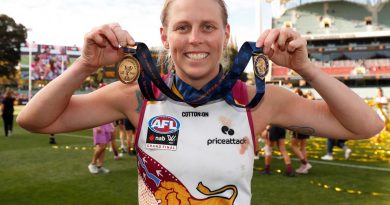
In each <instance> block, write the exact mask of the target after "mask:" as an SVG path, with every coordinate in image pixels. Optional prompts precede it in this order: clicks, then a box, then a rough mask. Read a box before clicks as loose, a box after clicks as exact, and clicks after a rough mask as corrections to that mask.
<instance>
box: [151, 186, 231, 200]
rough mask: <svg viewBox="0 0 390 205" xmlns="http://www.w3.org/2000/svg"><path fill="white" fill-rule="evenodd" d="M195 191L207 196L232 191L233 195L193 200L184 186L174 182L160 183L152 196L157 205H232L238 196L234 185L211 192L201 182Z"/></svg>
mask: <svg viewBox="0 0 390 205" xmlns="http://www.w3.org/2000/svg"><path fill="white" fill-rule="evenodd" d="M196 189H197V190H198V191H199V192H200V193H202V194H204V195H207V196H210V195H216V194H221V193H224V192H225V191H227V190H231V191H233V194H232V195H231V197H230V198H226V197H221V196H211V197H208V198H206V199H194V198H193V197H191V194H190V193H188V191H187V189H186V188H185V187H184V186H182V185H180V184H178V183H176V182H167V181H165V182H162V183H161V186H160V187H159V188H158V190H157V191H156V193H155V194H154V195H155V197H156V200H157V201H158V202H159V205H233V204H234V200H236V198H237V194H238V191H237V187H236V186H234V185H227V186H224V187H221V188H219V189H217V190H214V191H211V190H210V189H209V188H208V187H206V186H204V185H203V184H202V182H199V184H198V186H197V188H196Z"/></svg>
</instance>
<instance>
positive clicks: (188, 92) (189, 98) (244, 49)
mask: <svg viewBox="0 0 390 205" xmlns="http://www.w3.org/2000/svg"><path fill="white" fill-rule="evenodd" d="M258 53H262V49H261V48H257V47H256V44H255V43H254V42H245V43H244V44H243V45H242V46H241V48H240V50H239V52H238V54H237V56H236V58H235V60H234V64H233V66H232V68H231V70H230V71H229V72H227V73H226V74H225V75H224V74H223V73H222V69H221V68H220V73H219V74H218V75H217V76H216V77H215V78H214V79H213V80H211V81H210V82H209V83H207V84H206V85H205V86H204V87H203V88H202V89H200V90H197V89H195V88H193V87H191V86H190V85H188V84H186V83H185V82H183V81H181V80H180V79H179V78H178V77H176V85H175V86H177V89H178V91H179V92H180V94H181V95H182V96H183V98H184V99H182V98H181V97H179V96H177V95H176V94H175V93H174V92H173V91H172V90H171V88H170V87H168V86H167V84H166V83H165V82H164V80H163V79H162V78H161V76H160V72H159V71H158V70H157V69H156V66H155V65H154V63H153V59H152V56H151V54H150V52H149V49H148V47H147V46H146V45H145V44H143V43H137V50H136V58H137V59H138V60H139V62H140V64H141V67H142V71H141V74H140V77H139V78H138V84H139V86H140V89H141V92H142V94H143V95H144V97H145V98H146V99H147V100H152V101H154V100H161V99H162V98H161V97H159V98H157V97H156V96H155V95H154V92H153V86H152V83H153V84H154V85H155V86H156V87H157V88H158V89H160V91H161V92H162V93H163V94H164V95H166V96H167V97H169V98H171V99H173V100H175V101H179V102H186V103H187V104H189V105H191V106H194V107H196V106H200V105H203V104H206V103H207V102H209V101H211V100H216V99H222V98H223V99H224V100H225V101H226V102H227V103H229V104H231V105H234V106H237V107H245V108H253V107H255V106H256V105H257V104H258V103H259V102H260V100H261V98H262V97H263V95H264V92H265V82H264V79H260V78H259V77H257V76H255V77H256V78H255V79H256V80H255V81H256V82H255V83H256V95H255V96H254V98H253V99H252V100H251V101H250V102H249V103H248V104H247V105H241V104H237V103H236V102H235V100H234V98H233V94H232V89H233V87H234V85H235V83H236V82H237V80H238V79H239V78H240V76H241V74H242V73H243V72H244V70H245V67H246V66H247V65H248V62H249V61H250V59H251V57H252V56H253V55H254V54H258Z"/></svg>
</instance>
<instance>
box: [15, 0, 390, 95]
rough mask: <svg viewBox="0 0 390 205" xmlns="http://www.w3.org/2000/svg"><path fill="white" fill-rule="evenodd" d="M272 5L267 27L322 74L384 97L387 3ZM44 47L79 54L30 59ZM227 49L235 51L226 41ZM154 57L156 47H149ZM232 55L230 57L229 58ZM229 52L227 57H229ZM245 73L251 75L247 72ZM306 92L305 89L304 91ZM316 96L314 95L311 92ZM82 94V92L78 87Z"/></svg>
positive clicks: (290, 80)
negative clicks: (297, 43)
mask: <svg viewBox="0 0 390 205" xmlns="http://www.w3.org/2000/svg"><path fill="white" fill-rule="evenodd" d="M266 2H267V3H271V4H273V8H276V10H274V17H273V18H272V27H273V28H280V27H289V28H293V29H294V30H296V31H298V32H299V33H301V34H302V35H303V36H305V37H306V38H307V40H308V49H309V55H310V58H311V59H312V60H313V61H314V62H315V63H316V64H317V65H319V66H320V67H321V69H323V70H324V71H325V72H326V73H328V74H330V75H332V76H334V77H336V78H337V79H339V80H340V81H342V82H344V83H345V84H346V85H348V86H349V87H350V88H352V89H353V90H354V91H355V92H356V93H358V94H359V95H360V96H361V97H363V98H372V97H374V96H375V93H376V90H375V89H376V88H377V87H383V90H384V94H385V96H386V94H387V93H390V4H389V2H388V0H348V1H332V0H330V1H329V0H327V1H322V0H311V1H309V0H295V1H294V0H291V1H290V0H281V1H273V0H266ZM29 46H30V45H28V43H26V44H22V45H21V51H22V57H21V65H20V68H21V69H20V80H19V85H20V88H21V92H22V93H23V91H24V90H26V89H27V86H28V69H29V51H30V47H29ZM46 47H50V48H51V53H52V54H53V55H56V54H58V53H59V50H60V49H61V47H66V53H67V55H69V56H70V59H71V61H72V62H73V61H74V60H75V59H76V58H77V57H78V56H79V55H80V50H81V48H80V47H76V46H58V45H37V44H34V45H31V53H32V56H34V55H37V54H39V53H41V52H42V51H43V50H44V48H46ZM230 48H232V49H237V45H236V43H235V42H234V41H233V40H232V41H231V43H230ZM152 50H153V54H154V56H155V57H156V58H157V53H158V52H159V50H160V48H153V49H152ZM232 53H233V54H232ZM235 53H236V52H230V53H228V54H227V55H234V54H235ZM249 72H251V71H249ZM252 76H253V73H249V79H251V78H252ZM93 80H95V81H105V82H112V81H114V80H115V66H114V65H111V66H108V67H105V68H102V69H101V70H100V71H99V72H97V73H96V74H94V75H92V76H91V77H90V78H88V79H87V80H86V83H85V84H84V85H83V87H87V86H88V85H89V84H90V82H91V81H93ZM267 80H268V81H269V82H270V83H278V84H280V85H285V86H288V87H301V88H302V89H303V90H304V91H306V90H308V89H310V85H308V84H306V82H305V81H304V80H303V79H302V78H301V77H300V76H299V75H297V74H296V73H295V72H293V71H292V70H289V69H288V68H283V67H281V66H278V65H276V64H273V65H272V68H271V69H270V72H269V76H267ZM47 82H48V81H46V80H43V81H42V80H34V81H33V83H32V89H33V91H36V90H38V89H40V88H41V87H42V86H44V85H45V84H47ZM310 90H311V89H310ZM311 91H312V92H313V93H314V94H315V95H316V97H317V98H320V96H319V95H318V94H317V93H316V92H315V91H314V90H311ZM80 92H83V88H80Z"/></svg>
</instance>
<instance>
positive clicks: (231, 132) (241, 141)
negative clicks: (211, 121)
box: [207, 125, 247, 146]
mask: <svg viewBox="0 0 390 205" xmlns="http://www.w3.org/2000/svg"><path fill="white" fill-rule="evenodd" d="M221 132H222V133H223V134H224V135H225V136H224V137H220V138H218V137H215V138H214V139H211V138H210V139H207V146H210V145H229V144H233V145H234V144H246V143H247V138H245V137H244V138H242V139H238V138H234V137H230V138H226V136H233V135H234V130H233V129H231V128H229V127H228V126H226V125H224V126H222V128H221Z"/></svg>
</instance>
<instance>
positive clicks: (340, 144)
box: [321, 139, 352, 161]
mask: <svg viewBox="0 0 390 205" xmlns="http://www.w3.org/2000/svg"><path fill="white" fill-rule="evenodd" d="M346 141H347V140H341V139H327V143H326V144H327V149H326V150H327V153H326V155H324V156H322V157H321V159H322V160H328V161H332V160H333V147H334V146H337V147H340V148H341V149H343V150H344V158H345V159H349V157H350V155H351V152H352V150H351V149H350V148H348V147H347V145H346V144H345V142H346Z"/></svg>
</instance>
